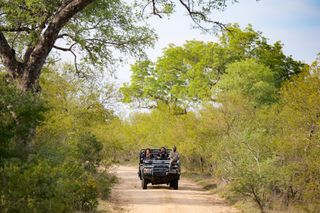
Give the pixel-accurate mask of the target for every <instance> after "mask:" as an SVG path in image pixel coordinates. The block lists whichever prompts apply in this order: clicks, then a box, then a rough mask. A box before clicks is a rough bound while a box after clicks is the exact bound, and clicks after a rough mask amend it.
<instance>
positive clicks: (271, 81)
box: [218, 59, 277, 105]
mask: <svg viewBox="0 0 320 213" xmlns="http://www.w3.org/2000/svg"><path fill="white" fill-rule="evenodd" d="M218 88H219V89H220V90H222V92H235V93H240V94H243V95H244V96H246V97H249V98H250V99H252V102H253V104H254V105H265V104H271V103H273V102H275V99H276V92H277V89H276V86H275V78H274V73H273V72H272V71H271V69H270V68H268V67H266V66H265V65H262V64H258V63H257V62H255V61H254V60H252V59H247V60H245V61H240V62H235V63H232V64H230V65H229V66H228V68H227V69H226V73H225V74H224V75H223V76H222V77H221V80H220V81H219V83H218Z"/></svg>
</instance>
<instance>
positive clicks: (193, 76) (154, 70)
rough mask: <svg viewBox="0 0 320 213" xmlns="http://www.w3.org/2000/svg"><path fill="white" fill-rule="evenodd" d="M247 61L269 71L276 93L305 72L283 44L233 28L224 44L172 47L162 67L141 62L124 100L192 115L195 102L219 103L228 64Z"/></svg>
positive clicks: (125, 89) (224, 35)
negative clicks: (219, 88)
mask: <svg viewBox="0 0 320 213" xmlns="http://www.w3.org/2000/svg"><path fill="white" fill-rule="evenodd" d="M246 59H254V60H255V61H257V62H258V63H259V64H262V65H264V66H266V67H267V68H269V69H270V72H271V73H270V74H271V75H272V76H273V81H274V84H275V86H276V88H279V87H280V86H281V84H282V82H283V81H285V80H287V79H289V78H290V77H291V76H292V75H295V74H297V73H299V72H301V69H302V67H303V63H301V62H299V61H295V60H294V59H292V57H291V56H286V55H285V54H284V53H283V51H282V45H281V43H280V42H276V43H274V44H269V43H268V42H267V39H266V38H265V37H263V36H262V34H261V33H260V32H257V31H254V30H253V29H252V27H251V26H248V27H247V28H245V29H240V27H239V26H238V25H231V26H228V30H226V31H225V32H224V33H222V34H221V36H220V37H219V40H218V42H207V43H206V42H202V41H194V40H193V41H187V42H186V43H185V44H184V45H182V46H174V45H169V47H167V48H166V49H165V50H164V51H163V55H162V56H161V57H159V58H158V60H157V61H156V62H152V61H138V62H137V63H135V64H134V65H133V66H132V77H131V82H130V84H127V85H124V86H123V88H122V92H123V94H124V101H125V102H135V101H137V102H140V103H143V106H147V107H157V106H158V105H159V103H165V104H167V105H169V106H171V107H173V108H176V109H180V110H179V111H180V112H181V109H182V112H186V110H185V109H187V108H188V107H189V106H192V105H193V104H194V103H200V102H202V101H212V100H215V94H213V92H212V91H213V89H214V88H215V86H216V84H217V83H218V82H219V81H220V79H221V77H222V76H223V75H224V73H225V72H226V69H227V67H228V65H230V64H232V63H234V62H237V61H242V60H246ZM262 70H264V69H262ZM255 72H257V71H255Z"/></svg>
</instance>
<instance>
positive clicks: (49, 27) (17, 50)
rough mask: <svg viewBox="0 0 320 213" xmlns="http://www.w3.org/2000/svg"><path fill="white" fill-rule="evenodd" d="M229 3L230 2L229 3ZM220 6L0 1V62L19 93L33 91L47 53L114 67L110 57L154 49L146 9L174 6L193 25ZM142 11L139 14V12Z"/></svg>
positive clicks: (196, 1) (211, 0) (197, 0)
mask: <svg viewBox="0 0 320 213" xmlns="http://www.w3.org/2000/svg"><path fill="white" fill-rule="evenodd" d="M230 1H231V2H233V1H234V0H230ZM226 3H227V1H225V0H206V1H202V0H179V1H178V2H177V3H175V2H172V1H169V0H165V1H155V0H151V1H146V0H139V1H137V2H136V4H134V5H129V4H128V3H126V2H125V1H122V0H52V1H48V0H14V1H8V0H0V23H1V24H0V58H1V61H2V64H3V66H4V67H5V70H6V71H7V72H8V73H9V74H10V75H11V76H12V77H13V78H15V79H18V82H19V83H18V84H19V86H20V88H21V89H23V90H29V89H32V88H36V87H37V81H38V79H39V76H40V74H41V70H42V68H43V66H44V64H45V63H46V60H47V59H48V56H49V53H50V52H52V49H56V50H58V51H63V52H70V53H71V54H73V56H74V57H75V62H76V64H77V57H78V58H80V55H79V54H81V58H82V61H83V62H84V64H91V65H94V66H95V68H97V67H99V66H100V68H101V67H105V66H106V65H108V64H112V63H114V61H115V57H114V56H115V55H117V54H113V52H114V51H120V52H124V53H130V54H133V55H140V54H141V53H143V48H144V47H147V46H150V45H152V44H153V43H154V41H155V39H156V36H155V34H154V32H153V31H152V30H151V29H150V28H149V27H148V26H147V25H146V24H145V23H143V21H144V20H146V18H147V16H146V14H144V11H146V8H147V9H149V10H150V11H151V13H152V14H154V15H157V16H159V17H162V16H163V15H170V14H171V13H172V12H173V11H174V10H173V9H174V7H175V6H177V5H180V6H182V7H183V8H184V9H186V10H187V13H188V14H189V16H190V17H191V18H192V20H194V22H195V23H197V24H198V25H199V24H201V23H203V22H205V23H212V24H213V26H223V25H221V24H220V23H219V22H214V21H211V19H210V18H209V15H210V13H211V12H212V11H213V10H223V8H225V7H226ZM141 11H142V12H141Z"/></svg>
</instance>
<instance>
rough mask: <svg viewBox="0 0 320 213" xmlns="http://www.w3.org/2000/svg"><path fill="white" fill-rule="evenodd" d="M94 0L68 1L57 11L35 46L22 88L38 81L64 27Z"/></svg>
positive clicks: (27, 87)
mask: <svg viewBox="0 0 320 213" xmlns="http://www.w3.org/2000/svg"><path fill="white" fill-rule="evenodd" d="M93 1H94V0H72V1H71V0H67V1H65V3H64V4H63V5H62V6H61V7H60V8H59V9H58V10H57V12H56V13H55V15H54V16H53V17H52V20H51V21H50V22H49V23H48V25H47V29H46V30H45V31H44V33H43V35H42V37H41V39H40V40H39V41H38V43H37V44H36V45H35V47H34V49H33V51H32V53H31V54H30V57H29V59H28V61H27V64H26V68H25V72H24V76H23V82H24V83H23V84H24V85H22V87H23V88H24V89H30V88H31V87H32V86H33V84H34V83H35V81H36V80H38V78H39V75H40V72H41V69H42V67H43V65H44V63H45V60H46V59H47V57H48V55H49V53H50V51H51V49H52V48H53V46H54V43H55V41H56V40H57V38H58V35H59V32H60V31H61V29H62V28H63V27H64V25H65V24H66V23H67V22H68V21H69V20H70V19H71V18H72V17H73V16H74V15H75V14H77V13H78V12H80V11H81V10H83V9H84V8H85V7H86V6H87V5H89V4H90V3H92V2H93Z"/></svg>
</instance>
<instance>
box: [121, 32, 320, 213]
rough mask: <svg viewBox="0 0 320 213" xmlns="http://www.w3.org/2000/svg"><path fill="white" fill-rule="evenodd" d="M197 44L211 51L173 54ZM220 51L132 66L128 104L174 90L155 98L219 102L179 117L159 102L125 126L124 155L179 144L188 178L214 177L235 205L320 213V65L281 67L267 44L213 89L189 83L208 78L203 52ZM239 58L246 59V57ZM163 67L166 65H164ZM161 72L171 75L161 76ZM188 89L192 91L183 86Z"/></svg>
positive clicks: (234, 65)
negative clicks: (207, 97)
mask: <svg viewBox="0 0 320 213" xmlns="http://www.w3.org/2000/svg"><path fill="white" fill-rule="evenodd" d="M248 33H249V32H242V33H240V34H239V35H242V36H240V37H235V38H233V39H231V41H238V42H239V46H241V47H243V46H245V45H240V44H241V42H245V44H246V41H247V40H246V39H245V37H244V36H243V35H248ZM251 33H252V32H251ZM228 41H230V40H228ZM196 44H197V45H205V47H206V48H200V49H199V48H197V49H193V50H194V52H192V53H191V55H193V56H194V55H197V57H191V56H190V54H177V55H176V54H171V53H172V52H175V53H180V51H181V50H183V51H186V50H190V48H189V45H196ZM223 44H224V42H222V43H219V44H204V43H202V42H196V41H192V42H188V43H187V44H186V45H184V46H182V47H169V48H168V49H166V50H165V52H164V56H163V57H160V58H159V59H158V61H157V62H156V63H155V64H156V65H152V63H151V62H148V63H147V64H144V63H145V62H143V63H142V64H141V63H138V66H139V67H138V69H137V65H134V67H133V68H134V70H133V78H132V81H131V84H130V85H127V86H126V87H125V88H124V89H123V91H124V92H125V95H128V96H125V97H127V98H131V97H132V98H133V99H130V100H134V98H135V97H141V98H144V99H149V100H151V101H156V99H155V98H156V97H152V95H157V94H155V93H153V92H150V93H148V91H149V90H150V91H153V90H152V89H153V88H156V89H158V88H157V86H159V85H160V86H161V85H165V88H170V89H171V90H169V89H168V90H162V91H161V90H156V91H159V93H162V94H163V95H165V96H166V95H167V96H166V97H171V96H175V95H181V94H182V95H181V96H179V98H183V97H186V101H189V100H190V99H189V97H191V98H192V97H193V95H194V94H193V93H192V91H193V88H192V86H195V87H196V90H198V92H197V94H199V95H200V94H201V91H207V90H210V94H211V95H213V96H214V102H212V101H207V102H206V101H202V102H201V103H202V105H201V108H200V109H197V110H191V111H189V112H188V113H184V114H178V115H177V113H176V111H173V110H172V105H170V104H168V103H166V102H161V103H160V102H158V104H157V108H156V109H154V110H152V111H151V112H150V113H138V114H135V115H134V116H132V117H131V119H130V121H129V122H127V123H123V124H122V125H123V127H122V128H123V131H121V137H122V139H123V140H126V141H127V144H126V146H127V148H128V149H130V150H132V149H139V148H143V147H154V146H155V147H159V146H168V147H170V146H172V145H174V144H175V145H177V146H178V149H179V151H180V152H181V156H182V162H183V165H184V166H185V167H186V168H187V169H188V170H189V171H198V172H199V171H200V172H201V173H205V174H210V175H211V176H213V177H215V178H217V179H219V180H221V181H223V182H225V183H227V189H228V196H229V198H230V199H231V198H232V199H235V200H248V199H249V200H250V199H251V200H252V201H254V203H255V204H256V206H257V208H258V209H260V211H261V212H267V211H269V210H272V209H273V210H285V211H293V212H295V211H296V212H302V211H306V212H317V211H318V210H319V208H320V203H319V198H320V197H319V195H320V194H319V192H320V185H319V183H320V179H319V177H320V176H319V166H320V159H319V156H320V146H319V139H320V138H319V137H320V133H319V129H320V107H319V106H320V90H319V85H320V69H319V63H320V61H319V59H318V60H317V61H315V62H314V63H313V64H312V65H310V66H304V67H303V66H302V64H301V63H299V62H295V61H293V59H292V58H290V57H287V56H283V57H280V58H281V59H279V60H276V58H277V57H278V56H279V54H281V55H283V53H282V52H281V51H280V49H281V48H280V49H279V51H280V52H278V54H274V53H275V52H273V50H274V48H275V47H276V46H277V45H280V43H276V44H275V45H274V46H272V45H271V46H270V45H267V44H264V45H263V46H264V47H266V46H268V48H266V49H263V56H262V57H261V58H260V57H257V55H256V54H251V53H252V52H250V51H249V52H248V51H244V52H245V53H247V54H249V56H248V57H243V58H241V57H240V58H238V59H237V60H230V61H229V62H228V63H226V64H225V68H224V69H223V70H224V71H223V72H222V73H221V75H220V77H219V80H218V81H217V82H215V85H212V87H210V85H208V84H198V85H195V84H193V83H192V81H197V80H199V79H202V80H203V78H206V77H208V76H207V75H204V73H203V72H206V71H205V70H203V67H202V66H200V65H203V63H202V61H206V60H205V59H204V58H207V57H208V55H207V54H209V53H206V54H203V50H208V49H207V48H208V46H210V45H223ZM229 47H230V46H229ZM249 47H251V48H252V49H251V50H252V51H253V52H255V51H257V52H260V51H259V49H260V47H254V46H253V47H252V46H250V45H249V46H248V48H249ZM279 47H280V46H278V48H279ZM178 50H179V51H178ZM236 50H237V51H240V52H241V49H236V48H235V49H234V51H236ZM260 50H261V49H260ZM183 51H182V52H183ZM169 53H170V54H169ZM214 54H217V53H215V52H214ZM225 54H226V55H224V58H229V57H231V56H232V55H233V54H235V55H237V56H241V54H240V53H234V52H233V51H230V52H228V53H225ZM209 55H210V54H209ZM277 55H278V56H277ZM189 56H190V58H189ZM266 56H269V58H268V57H266ZM176 57H178V58H179V60H177V58H176ZM181 58H182V59H181ZM195 58H196V59H199V60H198V62H199V64H200V65H199V64H198V65H199V66H200V67H198V65H197V66H196V65H194V66H186V67H185V70H184V71H183V72H182V70H181V73H183V74H181V75H180V74H179V75H178V74H177V73H180V72H179V70H180V69H175V70H174V71H173V69H172V67H173V66H174V65H176V66H178V65H177V64H176V63H178V62H179V66H182V65H183V63H186V64H188V63H189V60H191V59H195ZM164 59H165V60H166V61H167V62H168V63H167V64H163V63H162V62H163V60H164ZM180 59H181V60H180ZM269 59H270V61H269ZM268 61H269V62H268ZM275 61H277V63H278V64H279V66H278V65H276V63H275ZM289 61H290V62H289ZM282 63H289V64H291V65H290V66H289V67H291V66H293V67H296V68H297V70H296V71H295V72H291V71H289V70H287V71H285V70H286V69H287V68H288V66H281V65H280V64H282ZM150 64H151V65H150ZM160 65H163V66H164V65H165V66H166V67H165V68H163V67H161V69H160ZM296 65H297V66H296ZM150 66H151V67H150ZM171 66H172V67H171ZM170 67H171V68H170ZM281 67H282V68H281ZM198 68H199V69H198ZM177 70H178V71H177ZM196 70H198V71H199V72H198V73H200V74H199V76H198V77H199V78H191V79H190V80H186V79H185V78H184V76H189V73H195V72H196ZM281 70H282V71H281ZM281 73H282V74H281ZM283 73H290V74H289V75H283ZM173 74H177V75H174V76H173ZM205 74H208V73H205ZM154 75H157V76H156V77H154ZM168 76H169V77H168ZM280 76H282V77H284V76H286V77H285V78H282V77H280ZM200 77H201V78H200ZM279 77H280V78H279ZM280 79H281V80H280ZM157 80H159V81H160V82H158V81H157ZM185 80H186V81H185ZM184 82H189V83H190V85H189V86H183V85H184V84H185V83H184ZM150 86H154V87H150ZM180 88H181V90H179V89H180ZM179 92H181V93H179ZM138 94H140V96H139V95H138ZM130 95H131V96H130ZM176 97H178V96H176ZM198 97H199V96H198ZM127 100H129V99H127ZM159 103H160V104H159ZM124 136H125V137H124Z"/></svg>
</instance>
